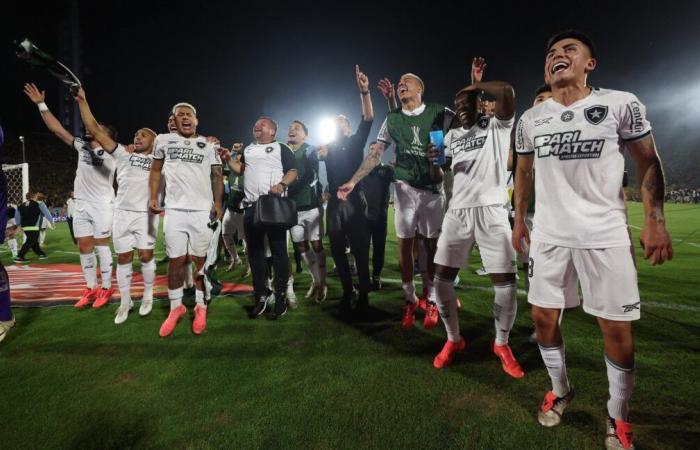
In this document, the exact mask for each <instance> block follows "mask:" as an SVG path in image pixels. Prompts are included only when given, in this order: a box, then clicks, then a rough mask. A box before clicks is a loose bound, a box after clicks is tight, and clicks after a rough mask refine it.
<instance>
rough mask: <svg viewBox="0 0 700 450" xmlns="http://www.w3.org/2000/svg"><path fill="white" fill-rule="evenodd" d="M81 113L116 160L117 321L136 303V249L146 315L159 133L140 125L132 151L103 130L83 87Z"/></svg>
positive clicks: (150, 289)
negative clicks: (153, 179) (153, 172)
mask: <svg viewBox="0 0 700 450" xmlns="http://www.w3.org/2000/svg"><path fill="white" fill-rule="evenodd" d="M75 99H76V101H77V102H78V106H79V108H80V115H81V117H82V119H83V123H84V124H85V127H86V128H87V130H88V132H90V134H92V135H93V136H94V137H95V140H96V141H97V142H98V143H99V144H100V145H101V146H102V147H103V148H104V149H105V150H106V151H107V153H109V154H111V155H112V156H113V157H114V158H115V159H116V161H117V185H118V186H119V187H118V189H117V198H116V201H115V204H114V224H113V226H112V240H113V242H114V250H115V251H116V252H117V283H118V284H119V293H120V295H121V304H120V306H119V308H118V309H117V315H116V317H115V318H114V323H116V324H121V323H124V322H125V321H126V319H127V318H128V316H129V311H130V310H131V308H133V306H134V304H133V302H132V301H131V293H130V291H131V278H132V273H133V268H132V262H133V259H134V249H136V250H138V252H139V260H140V261H141V273H142V275H143V299H142V302H141V307H140V308H139V314H140V315H141V316H146V315H148V314H149V313H150V312H151V308H152V305H153V282H154V281H155V278H156V262H155V260H154V259H153V249H154V248H155V245H156V234H157V233H158V221H159V216H158V215H157V214H151V213H150V212H149V211H148V195H149V192H148V180H149V174H150V171H151V163H152V162H153V154H152V152H153V141H154V140H155V137H156V133H155V131H153V130H151V129H150V128H141V129H140V130H138V131H137V132H136V133H135V134H134V142H133V144H132V146H133V151H128V150H127V149H126V148H125V147H124V146H123V145H121V144H117V143H116V141H115V140H114V139H112V138H111V137H110V136H109V135H108V134H107V133H105V132H104V131H102V129H101V128H100V126H99V124H98V123H97V120H95V117H94V116H93V115H92V112H91V111H90V106H89V105H88V102H87V100H86V98H85V92H84V91H83V89H82V88H80V89H79V90H78V95H77V96H76V97H75Z"/></svg>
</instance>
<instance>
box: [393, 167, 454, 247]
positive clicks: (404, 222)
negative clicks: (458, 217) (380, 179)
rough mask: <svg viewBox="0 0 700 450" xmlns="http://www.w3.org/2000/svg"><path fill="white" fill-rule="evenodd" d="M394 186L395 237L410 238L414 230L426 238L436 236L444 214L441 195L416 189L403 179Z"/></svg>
mask: <svg viewBox="0 0 700 450" xmlns="http://www.w3.org/2000/svg"><path fill="white" fill-rule="evenodd" d="M394 188H395V190H396V194H395V196H394V225H395V226H396V237H398V238H400V239H410V238H413V237H415V236H416V231H418V234H420V235H421V236H424V237H427V238H431V239H433V238H436V237H438V236H439V235H440V226H441V225H442V218H443V215H444V210H443V207H442V203H443V198H442V195H440V194H433V193H432V192H430V191H424V190H422V189H416V188H414V187H412V186H410V185H409V184H408V183H405V182H403V181H397V182H395V183H394Z"/></svg>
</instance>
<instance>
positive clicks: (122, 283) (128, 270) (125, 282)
mask: <svg viewBox="0 0 700 450" xmlns="http://www.w3.org/2000/svg"><path fill="white" fill-rule="evenodd" d="M133 270H134V269H133V268H132V265H131V263H128V264H117V284H118V285H119V294H120V295H121V307H122V308H124V307H126V308H128V307H129V304H130V303H131V276H132V274H133Z"/></svg>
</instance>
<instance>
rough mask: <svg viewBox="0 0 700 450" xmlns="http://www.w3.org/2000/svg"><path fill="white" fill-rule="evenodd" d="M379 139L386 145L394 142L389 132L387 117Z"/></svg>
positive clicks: (380, 130) (378, 136)
mask: <svg viewBox="0 0 700 450" xmlns="http://www.w3.org/2000/svg"><path fill="white" fill-rule="evenodd" d="M377 140H378V141H379V142H381V143H383V144H384V145H386V146H389V145H391V144H393V143H394V139H392V137H391V134H389V128H388V127H387V119H384V122H383V123H382V127H381V128H380V129H379V134H378V135H377Z"/></svg>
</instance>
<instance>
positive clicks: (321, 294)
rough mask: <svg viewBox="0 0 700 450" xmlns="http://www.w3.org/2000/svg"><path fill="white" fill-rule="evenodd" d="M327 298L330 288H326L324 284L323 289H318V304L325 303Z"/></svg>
mask: <svg viewBox="0 0 700 450" xmlns="http://www.w3.org/2000/svg"><path fill="white" fill-rule="evenodd" d="M327 296H328V286H326V285H325V284H324V285H323V288H316V303H323V302H325V301H326V297H327Z"/></svg>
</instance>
